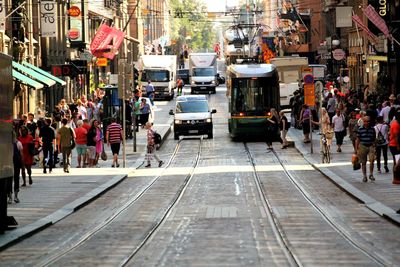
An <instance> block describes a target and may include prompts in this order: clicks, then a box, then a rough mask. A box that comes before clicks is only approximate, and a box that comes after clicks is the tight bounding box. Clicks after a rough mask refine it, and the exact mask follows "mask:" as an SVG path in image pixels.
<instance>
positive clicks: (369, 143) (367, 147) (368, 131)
mask: <svg viewBox="0 0 400 267" xmlns="http://www.w3.org/2000/svg"><path fill="white" fill-rule="evenodd" d="M369 123H370V118H369V117H368V116H364V117H363V126H361V127H360V128H359V129H358V133H357V141H356V150H357V156H358V160H359V162H360V163H361V170H362V174H363V180H362V181H363V182H367V181H368V179H367V159H368V160H369V163H370V165H369V172H370V174H369V179H370V180H371V181H375V177H374V175H373V171H374V160H375V145H374V144H375V135H376V134H375V129H374V128H372V127H371V126H370V125H369Z"/></svg>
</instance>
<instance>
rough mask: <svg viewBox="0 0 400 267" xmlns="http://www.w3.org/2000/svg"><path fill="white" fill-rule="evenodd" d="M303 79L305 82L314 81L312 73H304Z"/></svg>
mask: <svg viewBox="0 0 400 267" xmlns="http://www.w3.org/2000/svg"><path fill="white" fill-rule="evenodd" d="M303 81H304V83H306V84H313V83H314V76H313V75H312V74H306V75H304V77H303Z"/></svg>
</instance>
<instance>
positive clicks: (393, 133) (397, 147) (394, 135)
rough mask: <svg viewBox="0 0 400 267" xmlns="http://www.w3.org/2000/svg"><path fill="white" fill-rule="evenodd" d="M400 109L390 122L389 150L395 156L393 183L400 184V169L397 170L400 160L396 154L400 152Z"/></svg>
mask: <svg viewBox="0 0 400 267" xmlns="http://www.w3.org/2000/svg"><path fill="white" fill-rule="evenodd" d="M399 134H400V111H399V110H398V111H397V112H396V115H395V117H394V120H393V121H392V123H391V124H390V133H389V150H390V153H391V154H392V156H393V182H392V183H393V184H400V171H398V170H397V168H396V166H397V165H398V162H397V160H396V155H398V154H400V143H399V137H400V135H399Z"/></svg>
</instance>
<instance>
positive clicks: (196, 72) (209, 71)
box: [193, 68, 215, 77]
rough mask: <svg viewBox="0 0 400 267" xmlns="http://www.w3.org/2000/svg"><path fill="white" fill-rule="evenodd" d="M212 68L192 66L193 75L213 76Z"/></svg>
mask: <svg viewBox="0 0 400 267" xmlns="http://www.w3.org/2000/svg"><path fill="white" fill-rule="evenodd" d="M214 75H215V73H214V69H213V68H194V69H193V76H200V77H207V76H214Z"/></svg>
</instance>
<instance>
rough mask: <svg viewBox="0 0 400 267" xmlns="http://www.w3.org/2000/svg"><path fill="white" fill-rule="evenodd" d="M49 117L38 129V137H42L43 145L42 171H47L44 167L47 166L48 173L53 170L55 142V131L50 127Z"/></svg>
mask: <svg viewBox="0 0 400 267" xmlns="http://www.w3.org/2000/svg"><path fill="white" fill-rule="evenodd" d="M51 124H52V120H51V118H46V119H45V124H44V126H43V127H42V128H41V129H40V134H39V137H40V138H41V139H42V144H43V145H42V146H43V149H42V151H43V173H47V170H46V167H47V165H48V166H49V173H51V172H52V170H53V159H54V147H55V144H56V132H55V130H54V128H53V127H51Z"/></svg>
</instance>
